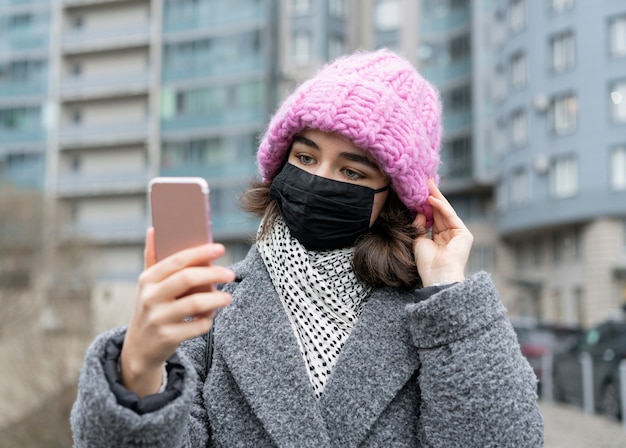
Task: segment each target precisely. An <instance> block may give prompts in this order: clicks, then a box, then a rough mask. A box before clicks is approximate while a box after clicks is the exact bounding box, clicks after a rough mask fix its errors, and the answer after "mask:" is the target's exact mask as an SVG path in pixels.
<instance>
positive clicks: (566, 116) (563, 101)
mask: <svg viewBox="0 0 626 448" xmlns="http://www.w3.org/2000/svg"><path fill="white" fill-rule="evenodd" d="M577 116H578V100H577V99H576V97H575V96H574V95H572V94H566V95H563V96H560V97H556V98H553V99H552V101H551V102H550V116H549V122H550V130H551V131H552V132H554V133H555V134H557V135H566V134H571V133H572V132H574V131H575V130H576V121H577Z"/></svg>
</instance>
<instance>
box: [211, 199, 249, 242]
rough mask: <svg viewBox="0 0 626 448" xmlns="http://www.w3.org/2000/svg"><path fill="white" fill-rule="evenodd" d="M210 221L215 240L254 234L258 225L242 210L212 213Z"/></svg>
mask: <svg viewBox="0 0 626 448" xmlns="http://www.w3.org/2000/svg"><path fill="white" fill-rule="evenodd" d="M234 200H235V199H234V198H233V201H234ZM211 221H212V224H213V236H214V239H215V240H216V241H219V240H221V239H226V238H241V237H243V236H249V235H254V234H255V233H256V231H257V229H258V227H259V222H258V220H257V219H255V218H253V217H252V216H251V215H248V214H246V213H244V212H243V211H232V212H227V213H214V214H213V216H211Z"/></svg>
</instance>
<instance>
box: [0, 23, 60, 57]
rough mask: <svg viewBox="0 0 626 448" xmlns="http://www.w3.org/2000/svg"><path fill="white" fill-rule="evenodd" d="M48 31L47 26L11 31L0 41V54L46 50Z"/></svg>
mask: <svg viewBox="0 0 626 448" xmlns="http://www.w3.org/2000/svg"><path fill="white" fill-rule="evenodd" d="M48 34H49V30H48V27H47V26H37V27H32V28H27V29H22V30H13V31H11V32H10V33H9V34H8V36H5V37H4V38H3V39H2V40H0V54H3V53H4V54H15V53H22V52H33V51H42V52H45V51H47V50H48V40H49V36H48Z"/></svg>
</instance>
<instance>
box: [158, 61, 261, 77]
mask: <svg viewBox="0 0 626 448" xmlns="http://www.w3.org/2000/svg"><path fill="white" fill-rule="evenodd" d="M185 62H187V61H185ZM188 62H189V63H188V64H184V65H183V64H180V65H174V64H173V65H164V67H163V80H164V81H166V82H167V81H180V80H186V79H195V78H209V77H212V76H224V75H235V74H239V73H248V72H251V71H255V70H261V69H262V68H263V58H262V57H261V55H251V56H249V57H243V58H240V59H238V60H235V61H230V62H227V63H223V62H217V61H216V58H211V57H198V58H195V59H192V60H190V61H188Z"/></svg>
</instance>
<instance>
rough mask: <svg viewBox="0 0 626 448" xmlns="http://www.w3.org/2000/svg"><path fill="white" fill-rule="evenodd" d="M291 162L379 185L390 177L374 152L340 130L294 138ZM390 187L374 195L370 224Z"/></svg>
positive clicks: (324, 174) (354, 181)
mask: <svg viewBox="0 0 626 448" xmlns="http://www.w3.org/2000/svg"><path fill="white" fill-rule="evenodd" d="M287 161H288V162H289V163H291V164H292V165H295V166H297V167H298V168H300V169H303V170H305V171H307V172H308V173H310V174H314V175H316V176H321V177H325V178H327V179H333V180H337V181H340V182H347V183H351V184H357V185H363V186H365V187H369V188H372V189H379V188H383V187H386V186H387V185H389V183H390V181H389V179H388V178H387V176H385V175H384V174H383V172H382V171H381V170H380V169H379V168H378V165H377V164H376V163H375V162H374V160H373V159H372V158H371V156H370V155H369V154H368V153H366V152H365V151H363V150H362V149H361V148H359V147H358V146H356V145H355V144H354V143H352V142H351V141H350V140H348V139H346V138H344V137H342V136H339V135H337V134H329V133H327V132H322V131H318V130H308V131H304V132H302V133H301V134H299V135H297V136H296V137H295V138H294V141H293V145H292V146H291V151H290V152H289V158H288V159H287ZM388 195H389V191H388V190H386V191H382V192H380V193H377V194H376V195H374V206H373V208H372V216H371V218H370V226H371V225H372V224H373V223H374V221H376V218H378V215H379V214H380V211H381V209H382V208H383V205H384V204H385V201H386V200H387V196H388Z"/></svg>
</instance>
